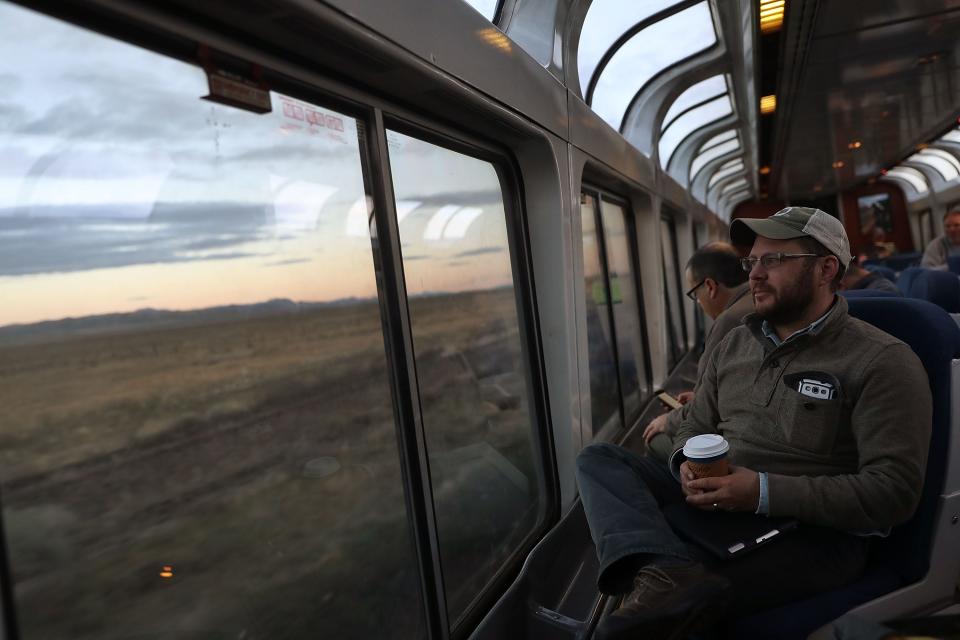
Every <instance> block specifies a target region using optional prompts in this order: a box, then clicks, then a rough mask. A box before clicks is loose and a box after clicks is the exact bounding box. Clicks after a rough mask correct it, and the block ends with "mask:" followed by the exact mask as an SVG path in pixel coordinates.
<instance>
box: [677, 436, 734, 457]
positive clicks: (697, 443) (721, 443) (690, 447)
mask: <svg viewBox="0 0 960 640" xmlns="http://www.w3.org/2000/svg"><path fill="white" fill-rule="evenodd" d="M729 450H730V444H729V443H728V442H727V441H726V440H725V439H724V437H723V436H721V435H717V434H715V433H707V434H704V435H702V436H693V437H692V438H690V439H689V440H687V443H686V444H685V445H683V455H685V456H687V457H688V458H693V459H703V458H716V457H718V456H722V455H723V454H725V453H726V452H727V451H729Z"/></svg>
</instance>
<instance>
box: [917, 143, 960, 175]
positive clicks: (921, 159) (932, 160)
mask: <svg viewBox="0 0 960 640" xmlns="http://www.w3.org/2000/svg"><path fill="white" fill-rule="evenodd" d="M928 151H930V149H924V150H923V151H920V152H919V153H915V154H913V155H912V156H910V157H909V158H907V162H916V163H917V164H925V165H927V166H928V167H931V168H933V169H934V170H935V171H936V172H937V173H939V174H940V176H941V177H943V179H944V180H946V181H947V182H949V181H950V180H953V179H954V178H956V177H957V176H958V175H960V172H958V171H957V169H956V167H954V166H953V165H952V164H950V162H949V161H947V160H946V159H944V158H942V157H940V156H938V155H936V154H933V153H927V152H928Z"/></svg>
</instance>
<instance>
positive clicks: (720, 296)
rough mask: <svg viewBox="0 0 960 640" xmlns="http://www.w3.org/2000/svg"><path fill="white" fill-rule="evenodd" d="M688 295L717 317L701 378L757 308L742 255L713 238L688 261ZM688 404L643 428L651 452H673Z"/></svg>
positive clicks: (685, 395) (658, 455)
mask: <svg viewBox="0 0 960 640" xmlns="http://www.w3.org/2000/svg"><path fill="white" fill-rule="evenodd" d="M686 277H687V286H688V287H689V290H688V291H687V296H689V297H690V298H691V299H693V300H695V301H696V302H697V304H699V305H700V308H701V309H703V311H704V313H706V314H707V315H708V316H710V317H711V318H712V319H713V326H711V327H710V331H708V332H707V335H706V338H705V339H704V344H703V354H702V355H701V356H700V362H699V363H698V364H697V382H699V381H700V378H701V376H702V375H703V369H704V367H706V365H707V362H709V361H710V356H711V355H712V354H713V350H714V349H715V348H716V346H717V345H718V344H720V341H721V340H723V338H724V336H726V335H727V333H728V332H729V331H730V330H731V329H733V328H734V327H737V326H740V321H741V320H742V319H743V317H744V316H745V315H747V314H748V313H750V312H752V311H753V298H752V297H751V296H750V295H749V293H750V287H749V286H748V285H747V274H746V273H745V272H744V271H743V269H742V268H741V266H740V256H739V255H737V252H736V250H735V249H734V248H733V247H732V246H731V245H729V244H727V243H726V242H711V243H709V244H706V245H704V246H702V247H700V248H699V249H697V250H696V251H695V252H694V254H693V255H692V256H691V257H690V260H689V261H688V262H687V268H686ZM692 398H693V394H692V393H690V392H684V393H683V394H681V397H680V399H681V401H682V402H684V404H686V403H687V402H689V401H690V400H691V399H692ZM685 410H686V407H681V408H679V409H674V410H673V411H670V412H668V413H664V414H662V415H659V416H657V417H656V418H654V419H653V420H651V421H650V424H648V425H647V428H646V429H644V431H643V440H644V442H645V443H646V444H647V448H648V450H649V452H650V454H651V455H653V456H654V457H656V458H658V459H660V460H662V461H664V462H666V460H667V457H668V456H669V455H670V454H671V453H673V440H672V438H673V436H674V435H676V433H677V429H678V428H679V427H680V420H681V419H682V417H683V413H684V411H685Z"/></svg>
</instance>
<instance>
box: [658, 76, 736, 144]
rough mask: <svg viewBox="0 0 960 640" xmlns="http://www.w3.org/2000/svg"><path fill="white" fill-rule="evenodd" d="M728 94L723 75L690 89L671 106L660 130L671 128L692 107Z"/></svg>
mask: <svg viewBox="0 0 960 640" xmlns="http://www.w3.org/2000/svg"><path fill="white" fill-rule="evenodd" d="M726 92H727V83H726V81H725V80H724V77H723V75H716V76H713V77H712V78H707V79H706V80H703V81H702V82H698V83H697V84H695V85H693V86H691V87H689V88H688V89H687V90H686V91H684V92H683V93H681V94H680V95H679V96H678V97H677V99H676V100H674V101H673V104H672V105H670V109H669V110H668V111H667V115H665V116H664V117H663V124H661V125H660V130H661V131H662V130H664V129H666V128H667V127H669V126H670V125H671V124H672V123H673V121H674V119H675V118H676V117H677V116H679V115H681V114H682V113H683V112H685V111H687V110H689V109H690V108H692V107H695V106H697V105H698V104H702V103H704V102H707V101H708V100H710V99H711V98H719V97H720V96H722V95H723V94H725V93H726Z"/></svg>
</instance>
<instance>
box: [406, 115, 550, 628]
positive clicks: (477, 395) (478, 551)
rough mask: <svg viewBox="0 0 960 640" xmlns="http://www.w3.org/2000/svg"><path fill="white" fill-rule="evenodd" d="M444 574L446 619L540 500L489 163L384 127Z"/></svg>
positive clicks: (527, 528)
mask: <svg viewBox="0 0 960 640" xmlns="http://www.w3.org/2000/svg"><path fill="white" fill-rule="evenodd" d="M389 141H390V164H391V168H392V171H393V183H394V191H395V193H396V197H397V199H398V200H399V201H401V202H404V201H405V202H408V203H416V205H415V206H413V207H412V208H411V209H410V211H409V212H408V213H407V214H406V215H404V216H403V217H402V219H401V220H400V240H401V241H402V243H403V245H402V246H403V268H404V277H405V280H406V286H407V296H408V298H409V305H410V320H411V327H412V331H413V341H414V352H415V356H416V364H417V384H418V385H419V391H420V404H421V410H422V412H423V425H424V430H425V432H426V439H427V450H428V453H429V461H430V475H431V481H432V483H433V497H434V500H435V508H436V513H437V526H438V529H439V537H440V555H441V560H442V562H443V580H444V584H445V585H446V590H447V607H448V609H449V615H450V619H451V621H455V620H457V619H458V618H459V617H460V616H461V615H462V614H463V613H464V611H465V610H466V608H467V607H468V605H469V604H470V602H471V601H472V600H473V599H474V598H476V597H477V596H478V595H479V594H480V592H481V591H482V590H483V588H484V586H485V585H486V584H487V582H488V581H489V580H490V579H491V578H492V577H493V575H494V573H495V572H497V571H498V570H499V569H500V568H501V567H502V566H503V564H504V562H505V561H506V559H507V557H508V556H509V555H510V554H512V553H513V552H515V551H517V549H518V547H519V546H520V543H521V542H522V540H523V539H524V538H525V537H526V536H527V535H528V534H530V533H531V531H532V530H533V529H534V527H535V526H536V525H537V521H538V517H539V512H540V510H541V508H542V507H543V503H542V498H541V496H542V492H541V489H540V487H541V485H540V484H539V482H540V478H539V475H538V474H537V472H536V466H535V463H534V453H533V449H534V424H533V422H534V421H533V416H532V413H531V408H530V402H529V391H528V389H527V382H526V380H527V378H526V368H525V362H526V358H525V356H524V350H523V345H522V341H521V335H520V318H519V316H518V312H517V302H516V292H515V285H514V281H513V271H512V266H511V260H510V245H509V243H508V238H507V220H506V212H505V210H504V200H503V193H502V191H501V188H500V180H499V177H498V175H497V171H496V169H495V167H494V166H493V165H492V164H490V163H489V162H485V161H483V160H478V159H476V158H472V157H469V156H466V155H463V154H460V153H457V152H455V151H450V150H448V149H444V148H441V147H438V146H435V145H433V144H430V143H428V142H424V141H422V140H418V139H416V138H412V137H410V136H407V135H403V134H401V133H397V132H394V131H391V132H389Z"/></svg>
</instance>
